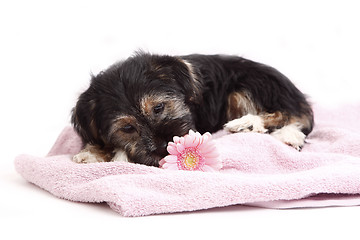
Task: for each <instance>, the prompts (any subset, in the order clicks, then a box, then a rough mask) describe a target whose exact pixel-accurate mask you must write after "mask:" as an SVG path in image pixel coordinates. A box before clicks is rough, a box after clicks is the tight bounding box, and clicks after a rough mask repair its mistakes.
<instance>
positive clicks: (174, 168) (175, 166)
mask: <svg viewBox="0 0 360 240" xmlns="http://www.w3.org/2000/svg"><path fill="white" fill-rule="evenodd" d="M163 168H166V169H170V170H179V168H178V166H177V164H173V163H165V164H164V165H163Z"/></svg>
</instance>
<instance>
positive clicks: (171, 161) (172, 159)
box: [163, 155, 178, 163]
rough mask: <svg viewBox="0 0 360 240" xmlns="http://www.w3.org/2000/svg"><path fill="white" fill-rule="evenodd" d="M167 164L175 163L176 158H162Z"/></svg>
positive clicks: (174, 156)
mask: <svg viewBox="0 0 360 240" xmlns="http://www.w3.org/2000/svg"><path fill="white" fill-rule="evenodd" d="M163 159H164V160H165V161H166V162H167V163H176V162H177V160H178V158H177V156H176V155H168V156H166V157H165V158H163Z"/></svg>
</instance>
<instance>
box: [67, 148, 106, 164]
mask: <svg viewBox="0 0 360 240" xmlns="http://www.w3.org/2000/svg"><path fill="white" fill-rule="evenodd" d="M72 160H73V162H76V163H96V162H104V159H103V158H101V157H99V156H98V155H96V154H94V153H92V152H90V151H88V150H87V149H84V150H82V151H81V152H79V153H78V154H76V155H74V156H73V158H72Z"/></svg>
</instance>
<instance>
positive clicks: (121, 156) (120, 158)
mask: <svg viewBox="0 0 360 240" xmlns="http://www.w3.org/2000/svg"><path fill="white" fill-rule="evenodd" d="M112 160H113V161H114V162H129V158H128V157H127V154H126V152H124V151H122V150H115V156H114V157H113V159H112Z"/></svg>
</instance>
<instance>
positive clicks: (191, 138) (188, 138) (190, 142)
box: [184, 135, 195, 147]
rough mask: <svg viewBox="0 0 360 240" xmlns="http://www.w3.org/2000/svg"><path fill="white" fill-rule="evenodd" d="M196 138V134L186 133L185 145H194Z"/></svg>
mask: <svg viewBox="0 0 360 240" xmlns="http://www.w3.org/2000/svg"><path fill="white" fill-rule="evenodd" d="M194 138H195V137H194V136H191V135H185V136H184V145H185V147H193V143H194V142H193V141H194Z"/></svg>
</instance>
